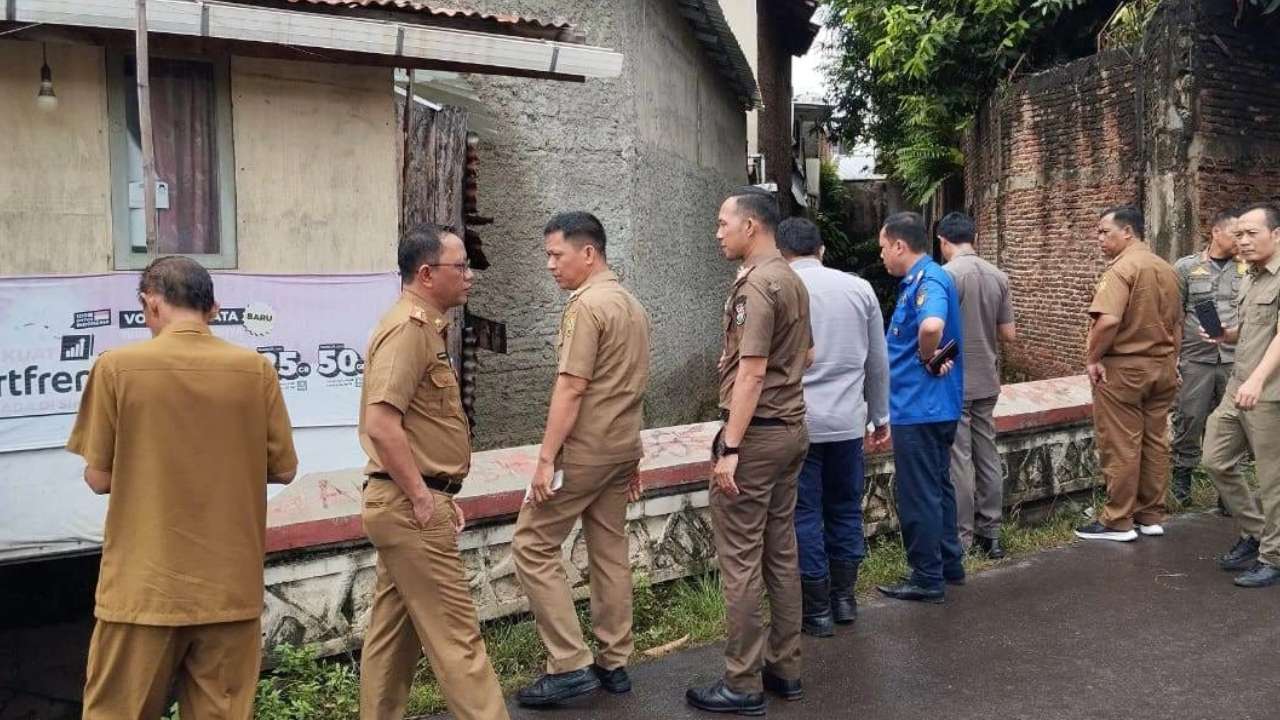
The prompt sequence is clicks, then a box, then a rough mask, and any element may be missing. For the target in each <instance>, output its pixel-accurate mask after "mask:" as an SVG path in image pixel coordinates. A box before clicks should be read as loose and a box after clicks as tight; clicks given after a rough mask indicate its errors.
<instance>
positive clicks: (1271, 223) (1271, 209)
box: [1236, 202, 1280, 230]
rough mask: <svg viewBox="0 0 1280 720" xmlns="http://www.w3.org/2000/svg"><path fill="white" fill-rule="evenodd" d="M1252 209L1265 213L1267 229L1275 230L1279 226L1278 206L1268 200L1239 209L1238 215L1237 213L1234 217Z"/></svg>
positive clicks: (1279, 210)
mask: <svg viewBox="0 0 1280 720" xmlns="http://www.w3.org/2000/svg"><path fill="white" fill-rule="evenodd" d="M1254 210H1262V211H1263V212H1265V213H1266V214H1267V229H1268V230H1275V229H1276V228H1277V227H1280V208H1278V207H1276V206H1275V205H1274V204H1273V203H1269V202H1260V203H1254V204H1252V205H1250V206H1249V207H1247V208H1245V209H1243V210H1241V211H1240V215H1237V216H1236V217H1242V216H1243V215H1244V214H1245V213H1251V212H1253V211H1254Z"/></svg>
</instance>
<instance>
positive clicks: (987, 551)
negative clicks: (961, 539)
mask: <svg viewBox="0 0 1280 720" xmlns="http://www.w3.org/2000/svg"><path fill="white" fill-rule="evenodd" d="M973 547H975V548H977V549H978V550H979V552H981V553H982V554H983V555H986V556H987V557H989V558H991V559H992V560H999V559H1001V558H1003V557H1004V548H1003V547H1001V546H1000V538H998V537H994V538H989V537H983V536H981V535H974V536H973Z"/></svg>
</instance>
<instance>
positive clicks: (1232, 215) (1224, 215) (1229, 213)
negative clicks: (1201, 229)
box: [1209, 208, 1243, 228]
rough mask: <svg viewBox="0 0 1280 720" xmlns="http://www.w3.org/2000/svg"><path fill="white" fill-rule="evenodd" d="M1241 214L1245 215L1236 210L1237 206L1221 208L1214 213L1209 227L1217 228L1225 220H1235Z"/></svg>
mask: <svg viewBox="0 0 1280 720" xmlns="http://www.w3.org/2000/svg"><path fill="white" fill-rule="evenodd" d="M1241 215H1243V213H1241V212H1240V211H1238V210H1236V209H1235V208H1229V209H1227V210H1219V211H1218V212H1216V213H1214V214H1213V220H1212V221H1210V223H1209V227H1211V228H1216V227H1218V226H1220V225H1222V224H1223V223H1225V222H1230V221H1231V220H1235V219H1236V218H1238V217H1240V216H1241Z"/></svg>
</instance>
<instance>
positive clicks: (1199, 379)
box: [1173, 362, 1233, 470]
mask: <svg viewBox="0 0 1280 720" xmlns="http://www.w3.org/2000/svg"><path fill="white" fill-rule="evenodd" d="M1178 367H1179V369H1180V370H1181V372H1182V387H1180V388H1178V405H1177V408H1176V409H1175V410H1174V413H1173V466H1174V467H1175V468H1182V469H1186V470H1192V469H1194V468H1195V467H1196V466H1197V465H1199V464H1200V454H1201V452H1200V449H1201V441H1203V440H1204V429H1205V423H1207V422H1208V420H1209V414H1210V413H1212V412H1213V411H1214V410H1215V409H1216V408H1217V407H1218V405H1219V404H1221V403H1222V398H1223V396H1224V394H1225V393H1226V389H1227V383H1228V381H1229V380H1230V379H1231V369H1232V367H1233V365H1232V364H1231V363H1217V364H1211V363H1200V362H1184V363H1181V364H1180V365H1179V366H1178Z"/></svg>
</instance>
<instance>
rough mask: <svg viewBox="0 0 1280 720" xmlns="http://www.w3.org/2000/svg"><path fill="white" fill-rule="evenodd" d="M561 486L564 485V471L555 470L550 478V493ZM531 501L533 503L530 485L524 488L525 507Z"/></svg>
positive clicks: (531, 486)
mask: <svg viewBox="0 0 1280 720" xmlns="http://www.w3.org/2000/svg"><path fill="white" fill-rule="evenodd" d="M563 485H564V471H563V470H557V471H555V473H554V474H553V475H552V476H551V492H556V491H558V490H559V489H560V488H561V487H562V486H563ZM532 501H533V485H532V484H530V485H529V487H527V488H525V491H524V502H525V504H526V505H527V504H528V503H530V502H532Z"/></svg>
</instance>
